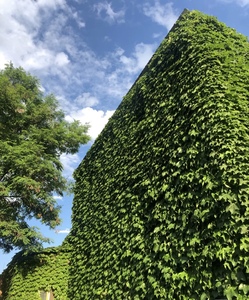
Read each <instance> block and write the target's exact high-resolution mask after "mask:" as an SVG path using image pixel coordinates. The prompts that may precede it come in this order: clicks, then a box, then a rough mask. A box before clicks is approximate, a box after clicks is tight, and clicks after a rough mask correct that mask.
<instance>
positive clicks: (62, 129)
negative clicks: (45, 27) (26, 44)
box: [0, 64, 89, 251]
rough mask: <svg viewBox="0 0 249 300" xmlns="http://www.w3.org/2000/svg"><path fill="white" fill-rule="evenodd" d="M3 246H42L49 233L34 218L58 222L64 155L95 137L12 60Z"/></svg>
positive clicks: (0, 115)
mask: <svg viewBox="0 0 249 300" xmlns="http://www.w3.org/2000/svg"><path fill="white" fill-rule="evenodd" d="M0 107H1V110H0V248H2V249H4V250H5V251H10V250H11V249H13V248H27V247H30V246H38V245H40V244H41V242H42V241H45V240H46V239H45V238H44V237H42V235H41V234H40V233H39V232H38V231H37V229H36V228H33V227H30V226H29V225H28V219H31V218H36V219H39V220H41V222H42V223H44V224H46V225H48V226H49V227H50V228H54V227H55V226H56V225H58V224H59V223H60V219H59V212H60V206H58V205H57V203H56V201H55V199H54V197H53V195H54V194H58V195H62V194H63V192H64V191H65V190H66V189H67V181H66V179H65V178H64V177H63V175H62V170H63V166H62V163H61V161H60V156H61V154H63V153H67V154H68V153H76V152H77V151H78V148H79V146H80V144H84V143H86V142H87V141H88V140H89V136H88V135H87V130H88V126H87V125H80V124H79V122H78V121H74V122H72V123H69V122H67V121H66V120H65V118H64V114H63V112H62V111H61V110H60V109H59V105H58V102H57V100H56V98H55V97H54V96H53V95H48V96H44V95H43V93H42V92H41V89H40V85H39V80H38V79H37V78H35V77H33V76H31V75H30V74H28V73H26V72H25V71H24V70H23V69H22V68H14V67H13V65H12V64H8V65H6V68H5V69H4V70H2V71H1V72H0Z"/></svg>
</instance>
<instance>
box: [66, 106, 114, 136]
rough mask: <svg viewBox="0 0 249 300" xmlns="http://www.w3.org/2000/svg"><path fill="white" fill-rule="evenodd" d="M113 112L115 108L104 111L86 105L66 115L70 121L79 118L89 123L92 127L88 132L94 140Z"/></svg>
mask: <svg viewBox="0 0 249 300" xmlns="http://www.w3.org/2000/svg"><path fill="white" fill-rule="evenodd" d="M113 113H114V110H107V111H106V112H104V111H103V110H95V109H93V108H91V107H86V108H83V109H80V110H75V111H74V112H71V114H70V115H67V116H66V120H67V121H69V122H71V121H73V120H79V121H80V122H81V123H82V124H85V123H89V125H90V128H89V131H88V133H89V135H90V136H91V138H92V139H93V140H94V139H96V138H97V136H98V135H99V133H100V132H101V131H102V129H103V128H104V127H105V125H106V123H107V122H108V120H109V118H110V117H111V116H112V115H113Z"/></svg>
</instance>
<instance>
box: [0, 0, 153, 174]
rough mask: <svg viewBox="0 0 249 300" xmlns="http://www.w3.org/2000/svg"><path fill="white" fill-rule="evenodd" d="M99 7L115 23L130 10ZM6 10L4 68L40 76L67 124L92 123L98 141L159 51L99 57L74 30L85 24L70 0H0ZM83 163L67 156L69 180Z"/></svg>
mask: <svg viewBox="0 0 249 300" xmlns="http://www.w3.org/2000/svg"><path fill="white" fill-rule="evenodd" d="M98 5H99V6H98V9H97V6H96V9H97V12H98V13H100V14H104V15H105V16H106V17H108V18H109V20H110V21H111V20H112V21H115V22H120V21H121V20H122V19H123V18H124V14H125V12H124V11H122V10H120V11H114V9H113V8H112V6H111V3H108V2H103V3H99V4H98ZM0 12H1V13H2V15H0V26H1V31H0V39H1V53H0V68H3V67H4V64H5V63H7V62H9V61H12V62H13V63H14V65H15V66H22V67H23V68H24V69H25V70H27V71H29V72H31V73H32V74H35V75H36V76H38V77H39V78H40V79H41V83H42V87H43V89H44V92H45V93H51V92H52V93H54V94H55V96H56V97H57V99H58V100H59V101H60V105H61V107H62V108H63V110H64V111H65V114H66V118H67V120H69V121H71V120H73V119H77V120H80V121H81V122H82V123H83V124H85V123H89V124H90V126H91V127H90V130H89V134H90V135H91V137H92V140H94V139H95V138H96V137H97V136H98V134H99V133H100V132H101V131H102V129H103V127H104V126H105V124H106V123H107V121H108V119H109V118H110V117H111V116H112V114H113V112H114V110H115V108H116V107H117V105H118V104H119V103H120V102H121V100H122V97H123V96H124V95H125V94H126V93H127V91H128V89H129V88H130V86H131V85H132V83H133V82H134V80H135V79H136V77H137V75H138V74H139V72H140V71H141V70H142V69H143V68H144V66H145V65H146V63H147V62H148V60H149V59H150V57H151V56H152V54H153V52H154V50H155V48H156V45H154V44H145V43H138V44H137V45H134V48H133V51H131V52H129V53H126V52H125V51H124V50H123V49H122V48H120V47H117V48H115V49H113V50H112V51H109V52H105V53H103V54H102V55H99V54H98V55H97V54H96V53H95V52H94V51H93V50H92V49H91V48H90V47H89V46H88V45H87V44H86V42H85V41H84V38H83V37H82V36H79V35H77V34H76V33H75V31H74V30H72V27H70V26H71V23H72V22H75V20H78V22H81V20H80V18H79V15H78V14H77V13H76V12H75V11H74V10H73V9H72V8H71V7H69V6H68V4H67V2H66V1H65V0H37V1H30V0H22V1H17V2H16V1H15V0H9V1H8V3H7V2H6V1H0ZM1 13H0V14H1ZM77 24H78V23H77ZM82 26H83V24H82ZM78 27H80V25H79V24H78ZM80 160H81V158H79V156H78V155H77V154H75V155H62V156H61V161H62V163H63V165H64V175H65V176H66V177H69V178H71V177H72V172H73V171H74V169H75V168H76V167H77V166H78V164H79V162H80Z"/></svg>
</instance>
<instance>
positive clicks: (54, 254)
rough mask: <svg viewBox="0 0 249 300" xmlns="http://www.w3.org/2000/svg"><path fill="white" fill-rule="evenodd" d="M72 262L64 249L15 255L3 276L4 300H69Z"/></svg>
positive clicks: (48, 249) (65, 248) (66, 249)
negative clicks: (69, 271)
mask: <svg viewBox="0 0 249 300" xmlns="http://www.w3.org/2000/svg"><path fill="white" fill-rule="evenodd" d="M69 260H70V249H69V248H67V247H65V246H63V247H56V248H47V249H45V250H44V251H42V252H37V253H30V254H27V255H24V254H22V253H21V252H20V253H18V254H16V256H15V257H14V258H13V260H12V261H11V263H10V264H9V266H8V268H7V269H6V270H5V271H4V272H3V274H2V279H3V285H2V288H3V300H41V299H45V298H46V299H50V300H51V299H55V300H67V299H68V298H67V286H68V285H67V284H68V266H69ZM49 294H50V298H49Z"/></svg>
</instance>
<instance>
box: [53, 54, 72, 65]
mask: <svg viewBox="0 0 249 300" xmlns="http://www.w3.org/2000/svg"><path fill="white" fill-rule="evenodd" d="M69 62H70V61H69V59H68V56H67V55H66V54H65V53H64V52H60V53H57V54H56V57H55V64H56V65H58V66H60V67H62V66H64V65H67V64H68V63H69Z"/></svg>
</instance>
